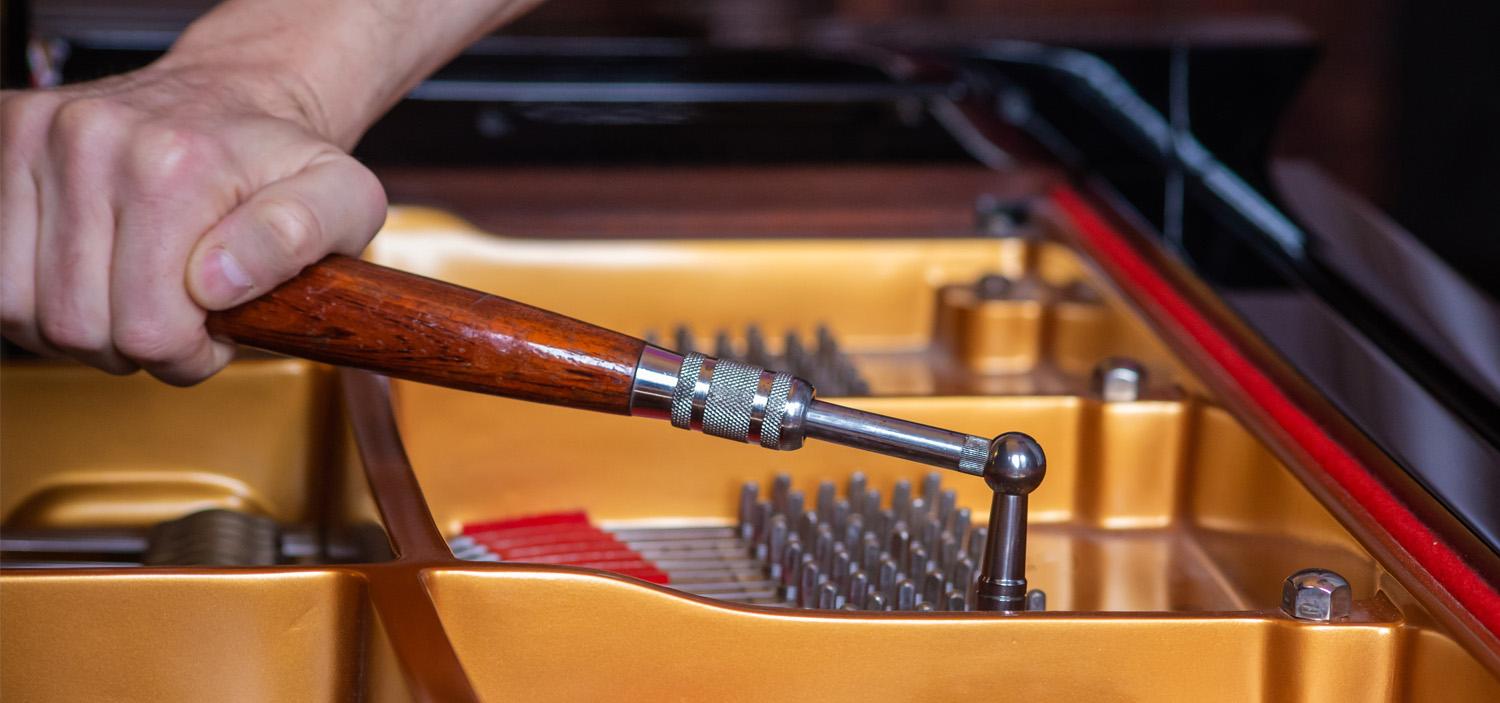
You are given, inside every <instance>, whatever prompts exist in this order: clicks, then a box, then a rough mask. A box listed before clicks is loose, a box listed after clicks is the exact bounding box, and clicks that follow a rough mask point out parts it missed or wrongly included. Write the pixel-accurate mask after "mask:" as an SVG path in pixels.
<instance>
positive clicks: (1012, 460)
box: [984, 432, 1047, 495]
mask: <svg viewBox="0 0 1500 703" xmlns="http://www.w3.org/2000/svg"><path fill="white" fill-rule="evenodd" d="M1046 475H1047V455H1046V454H1044V453H1042V445H1040V444H1038V443H1037V441H1036V440H1035V439H1032V438H1031V435H1028V434H1025V433H1023V432H1006V433H1005V434H1003V435H1000V436H999V437H996V438H994V439H992V440H990V458H989V461H986V462H985V464H984V482H985V483H987V484H989V486H990V490H993V491H995V492H997V493H1008V494H1010V495H1026V494H1027V493H1030V492H1032V491H1034V490H1036V487H1037V486H1038V485H1041V483H1042V477H1044V476H1046Z"/></svg>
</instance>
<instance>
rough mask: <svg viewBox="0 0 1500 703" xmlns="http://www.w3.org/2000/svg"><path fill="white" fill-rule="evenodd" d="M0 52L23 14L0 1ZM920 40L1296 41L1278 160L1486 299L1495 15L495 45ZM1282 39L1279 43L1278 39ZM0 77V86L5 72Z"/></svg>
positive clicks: (1409, 11) (837, 2) (1204, 19)
mask: <svg viewBox="0 0 1500 703" xmlns="http://www.w3.org/2000/svg"><path fill="white" fill-rule="evenodd" d="M211 4H212V3H211V2H205V1H204V0H155V1H151V2H135V3H111V2H99V1H98V0H92V1H90V0H50V1H49V0H40V1H38V2H32V3H29V6H30V7H29V12H30V14H31V18H30V24H32V25H33V26H36V27H40V28H42V29H43V30H45V29H47V28H49V27H52V28H55V27H57V26H60V25H68V24H70V23H71V24H77V23H79V22H95V21H99V20H100V19H101V18H109V19H110V20H111V21H112V22H115V23H117V24H118V23H123V24H125V25H131V24H140V25H147V24H150V25H153V26H157V25H160V24H161V23H164V22H165V23H167V24H171V23H174V22H176V23H179V24H180V23H186V22H187V21H188V20H190V19H191V18H192V17H193V16H194V15H195V14H197V13H198V12H201V11H202V9H203V8H204V7H207V6H209V5H211ZM5 6H6V9H7V13H6V14H7V16H8V21H7V22H6V24H7V27H6V28H5V34H6V36H5V42H6V44H7V45H9V46H10V47H11V48H10V49H9V50H7V51H6V54H7V56H14V55H15V54H14V53H13V50H14V48H15V46H16V44H17V39H18V37H20V36H22V35H21V34H20V33H19V32H18V31H17V30H18V27H17V26H16V24H17V23H16V22H15V21H14V20H13V18H14V16H15V15H16V12H15V11H16V9H17V8H18V7H20V8H27V4H25V3H15V2H11V1H10V0H6V2H5ZM913 25H921V26H922V27H923V28H924V32H925V33H926V34H927V35H929V36H933V35H935V36H939V37H941V36H942V35H943V33H944V31H945V28H948V29H951V31H952V33H953V35H954V36H955V37H956V36H960V35H964V36H973V35H974V34H975V32H976V27H977V28H980V29H979V30H978V31H979V32H980V33H981V34H984V33H988V34H992V35H993V36H1003V37H1015V38H1026V39H1038V40H1042V41H1048V40H1052V41H1059V42H1067V41H1070V40H1076V39H1079V38H1091V39H1093V40H1095V41H1097V40H1099V38H1101V37H1103V38H1105V39H1106V40H1107V41H1112V40H1115V39H1119V40H1121V41H1129V39H1130V38H1131V37H1132V36H1136V37H1151V38H1153V40H1154V41H1160V40H1161V38H1162V37H1163V36H1166V37H1176V36H1178V35H1179V34H1180V35H1182V36H1184V37H1186V36H1192V35H1193V34H1201V33H1207V34H1208V35H1211V36H1216V37H1221V38H1222V37H1225V36H1229V37H1234V38H1237V40H1240V41H1245V42H1252V43H1253V42H1255V41H1258V40H1259V38H1263V37H1266V36H1285V35H1286V34H1287V32H1288V31H1297V32H1300V31H1302V30H1305V31H1306V33H1307V34H1308V35H1310V36H1311V37H1313V38H1314V40H1315V41H1316V42H1317V43H1318V44H1319V46H1320V47H1321V51H1322V56H1321V57H1320V60H1319V62H1318V63H1317V65H1316V66H1315V68H1314V70H1313V72H1312V74H1311V75H1310V77H1309V79H1308V80H1307V82H1306V83H1305V85H1304V86H1303V87H1302V88H1301V90H1300V92H1299V93H1298V95H1297V97H1296V99H1295V100H1294V101H1293V102H1292V104H1291V106H1290V107H1289V109H1288V110H1287V112H1286V115H1285V118H1284V120H1283V122H1282V125H1281V129H1280V130H1279V132H1278V133H1277V137H1276V140H1275V149H1274V151H1275V155H1276V156H1278V157H1290V158H1306V159H1310V160H1312V161H1314V162H1316V163H1317V164H1319V165H1321V166H1322V167H1323V168H1324V169H1325V170H1327V171H1328V172H1329V173H1331V174H1332V175H1333V176H1334V177H1335V178H1336V179H1337V180H1339V181H1340V182H1342V183H1344V184H1345V185H1347V186H1349V187H1350V188H1351V189H1353V190H1354V191H1355V192H1356V193H1358V194H1360V195H1362V196H1363V197H1364V198H1366V199H1367V200H1369V201H1371V202H1373V203H1374V204H1375V205H1376V206H1377V207H1379V208H1380V209H1381V210H1383V211H1385V212H1387V213H1389V214H1391V215H1392V216H1393V217H1394V218H1395V219H1396V220H1397V221H1398V222H1399V223H1401V224H1402V225H1404V226H1405V227H1407V228H1408V229H1410V230H1411V231H1412V232H1413V233H1414V234H1416V235H1417V236H1418V237H1420V238H1421V239H1423V240H1424V241H1426V242H1427V243H1428V245H1429V246H1431V247H1432V248H1433V249H1434V250H1436V251H1437V253H1438V254H1439V255H1441V256H1442V257H1443V258H1444V259H1446V260H1448V261H1449V262H1450V263H1451V264H1453V265H1454V266H1455V267H1456V268H1458V269H1459V270H1460V271H1462V272H1463V273H1464V274H1465V275H1466V276H1467V277H1469V278H1470V279H1472V280H1474V281H1475V282H1476V283H1479V284H1480V286H1481V287H1484V288H1488V289H1490V290H1494V283H1495V281H1494V280H1493V278H1494V273H1495V271H1496V270H1497V268H1500V236H1497V227H1496V224H1495V219H1494V209H1495V203H1496V201H1497V199H1500V198H1497V195H1500V135H1497V123H1500V42H1497V35H1500V3H1497V2H1491V1H1487V0H1481V1H1478V2H1449V3H1422V2H1418V1H1417V0H1325V1H1322V2H1316V1H1313V2H1309V1H1306V0H1303V1H1294V0H1206V1H1200V2H1187V1H1184V0H642V1H640V2H619V1H618V0H552V1H551V2H548V3H546V4H544V5H542V6H541V7H540V8H538V9H537V10H534V11H533V12H532V13H531V14H529V15H528V16H526V17H524V18H522V19H521V20H520V21H518V22H517V23H515V24H514V25H512V26H511V27H509V28H507V29H506V30H505V33H506V34H510V35H531V36H612V37H620V36H657V37H660V36H666V37H688V38H701V39H705V40H707V41H709V42H711V43H715V44H720V45H729V46H786V45H796V44H798V43H801V42H804V41H805V40H806V39H807V38H809V37H820V36H827V35H828V34H829V33H831V32H838V31H847V30H849V29H850V28H855V29H858V30H864V29H875V30H879V29H881V28H890V27H897V28H900V27H910V26H913ZM1289 28H1293V29H1292V30H1289ZM7 63H8V64H9V65H7V66H6V67H5V68H6V70H7V72H11V73H14V71H15V69H16V66H15V62H14V61H8V62H7Z"/></svg>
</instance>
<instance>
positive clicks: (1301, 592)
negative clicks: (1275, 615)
mask: <svg viewBox="0 0 1500 703" xmlns="http://www.w3.org/2000/svg"><path fill="white" fill-rule="evenodd" d="M1352 606H1353V596H1352V595H1351V594H1350V590H1349V582H1348V581H1346V580H1344V577H1343V576H1340V575H1338V574H1336V573H1334V572H1332V571H1328V570H1327V569H1303V570H1301V571H1298V572H1297V573H1295V574H1292V575H1291V576H1288V577H1287V579H1286V583H1283V584H1282V585H1281V609H1282V610H1283V611H1286V614H1287V615H1290V616H1292V617H1294V618H1296V619H1298V620H1312V621H1316V622H1331V621H1334V620H1342V619H1344V618H1347V617H1349V610H1350V608H1351V607H1352Z"/></svg>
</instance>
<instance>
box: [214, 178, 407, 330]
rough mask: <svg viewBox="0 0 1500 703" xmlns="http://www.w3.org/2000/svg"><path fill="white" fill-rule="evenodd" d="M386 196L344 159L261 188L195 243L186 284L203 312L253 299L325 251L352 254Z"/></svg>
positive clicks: (366, 237)
mask: <svg viewBox="0 0 1500 703" xmlns="http://www.w3.org/2000/svg"><path fill="white" fill-rule="evenodd" d="M385 212H386V201H385V191H384V190H383V189H382V188H381V187H380V181H379V180H378V179H376V178H375V174H373V173H371V172H370V171H369V169H366V168H365V167H364V166H363V165H361V164H360V163H359V162H358V161H355V160H354V159H353V158H352V157H350V156H346V155H344V154H337V155H333V156H330V157H327V158H323V159H315V160H314V161H313V162H312V163H310V164H308V165H307V167H305V168H303V169H302V170H301V171H299V172H297V173H296V174H294V175H292V176H290V177H288V178H283V179H281V180H279V181H276V182H274V183H271V184H270V185H268V186H266V187H264V188H262V189H260V190H259V191H257V192H255V193H254V194H253V195H251V196H250V198H249V199H248V200H246V201H245V202H243V203H241V204H240V205H239V207H236V208H235V209H234V210H233V211H231V212H230V213H229V215H228V216H226V217H225V218H224V219H223V220H220V221H219V224H217V225H215V226H214V227H213V228H212V229H210V230H209V231H208V233H207V234H205V235H203V237H202V238H201V239H199V240H198V244H197V245H196V247H195V248H194V249H193V254H192V256H191V257H190V258H189V259H188V267H187V287H188V293H189V294H190V295H192V297H193V300H194V301H196V302H197V303H198V305H199V306H200V307H202V308H203V309H205V310H224V309H227V308H232V307H234V306H236V305H239V304H240V303H243V302H245V301H248V300H251V299H253V298H256V297H259V296H260V295H263V294H265V293H266V292H268V291H270V290H271V289H272V288H275V287H276V286H277V285H279V284H281V283H282V282H283V281H285V280H287V279H289V278H291V277H293V276H295V275H297V273H298V272H300V271H301V270H302V269H303V268H305V267H306V266H307V265H308V264H311V263H314V262H316V261H318V260H319V259H322V258H323V257H324V256H327V255H328V254H331V253H335V252H337V253H341V254H349V255H351V256H353V255H357V254H359V252H360V251H361V250H363V249H364V248H365V245H366V244H368V243H369V241H370V238H371V237H374V236H375V232H376V230H378V229H379V228H380V225H381V224H382V223H384V222H385Z"/></svg>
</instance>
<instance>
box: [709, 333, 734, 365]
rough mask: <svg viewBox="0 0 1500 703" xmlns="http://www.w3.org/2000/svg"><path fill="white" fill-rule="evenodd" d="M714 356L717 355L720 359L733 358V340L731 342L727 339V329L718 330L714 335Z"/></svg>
mask: <svg viewBox="0 0 1500 703" xmlns="http://www.w3.org/2000/svg"><path fill="white" fill-rule="evenodd" d="M714 356H717V357H719V358H720V359H733V358H735V353H734V342H731V341H730V340H729V332H728V331H726V330H719V331H718V333H717V334H715V335H714Z"/></svg>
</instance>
